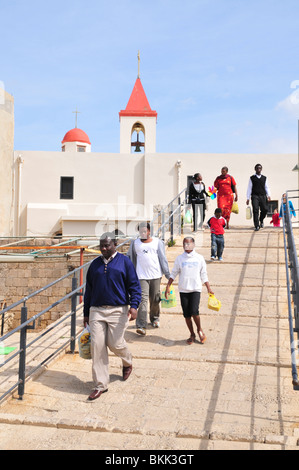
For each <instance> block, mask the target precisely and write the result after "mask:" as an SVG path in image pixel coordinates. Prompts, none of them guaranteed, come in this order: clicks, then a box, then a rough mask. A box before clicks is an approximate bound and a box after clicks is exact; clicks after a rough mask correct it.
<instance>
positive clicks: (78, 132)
mask: <svg viewBox="0 0 299 470" xmlns="http://www.w3.org/2000/svg"><path fill="white" fill-rule="evenodd" d="M65 142H84V143H86V144H90V140H89V137H88V135H87V134H86V133H85V132H84V131H82V129H78V128H77V127H75V128H74V129H71V130H70V131H68V132H67V133H66V134H65V136H64V138H63V140H62V142H61V143H62V144H64V143H65Z"/></svg>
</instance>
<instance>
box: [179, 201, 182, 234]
mask: <svg viewBox="0 0 299 470" xmlns="http://www.w3.org/2000/svg"><path fill="white" fill-rule="evenodd" d="M178 206H179V207H180V210H179V211H178V233H179V236H181V235H182V223H181V219H182V209H181V197H180V196H179V197H178Z"/></svg>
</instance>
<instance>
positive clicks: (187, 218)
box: [184, 211, 192, 224]
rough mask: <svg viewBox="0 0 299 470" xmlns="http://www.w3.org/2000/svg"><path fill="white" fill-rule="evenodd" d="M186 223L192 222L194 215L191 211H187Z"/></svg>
mask: <svg viewBox="0 0 299 470" xmlns="http://www.w3.org/2000/svg"><path fill="white" fill-rule="evenodd" d="M184 222H185V224H192V215H191V212H190V211H187V212H186V214H185V218H184Z"/></svg>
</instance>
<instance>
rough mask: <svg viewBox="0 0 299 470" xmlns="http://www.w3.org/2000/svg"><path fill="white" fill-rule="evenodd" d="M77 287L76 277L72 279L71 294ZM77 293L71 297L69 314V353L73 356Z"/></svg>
mask: <svg viewBox="0 0 299 470" xmlns="http://www.w3.org/2000/svg"><path fill="white" fill-rule="evenodd" d="M77 287H78V280H77V277H76V275H75V274H74V277H73V278H72V292H74V291H75V290H76V289H77ZM77 296H78V295H77V293H76V292H75V293H74V294H73V295H72V314H71V343H70V348H71V353H72V354H74V352H75V347H76V311H77Z"/></svg>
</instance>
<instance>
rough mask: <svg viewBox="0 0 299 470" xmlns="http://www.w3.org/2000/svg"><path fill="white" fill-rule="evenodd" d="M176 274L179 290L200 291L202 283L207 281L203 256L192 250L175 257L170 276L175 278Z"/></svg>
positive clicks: (186, 291)
mask: <svg viewBox="0 0 299 470" xmlns="http://www.w3.org/2000/svg"><path fill="white" fill-rule="evenodd" d="M177 275H179V283H178V288H179V292H185V293H188V292H201V289H202V284H204V283H205V282H209V279H208V274H207V266H206V262H205V260H204V257H203V256H202V255H200V254H198V253H196V251H194V250H193V251H191V253H186V252H185V251H184V253H182V254H181V255H179V256H178V257H177V258H176V260H175V262H174V266H173V269H172V272H171V274H170V277H171V278H172V279H175V278H176V276H177Z"/></svg>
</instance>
